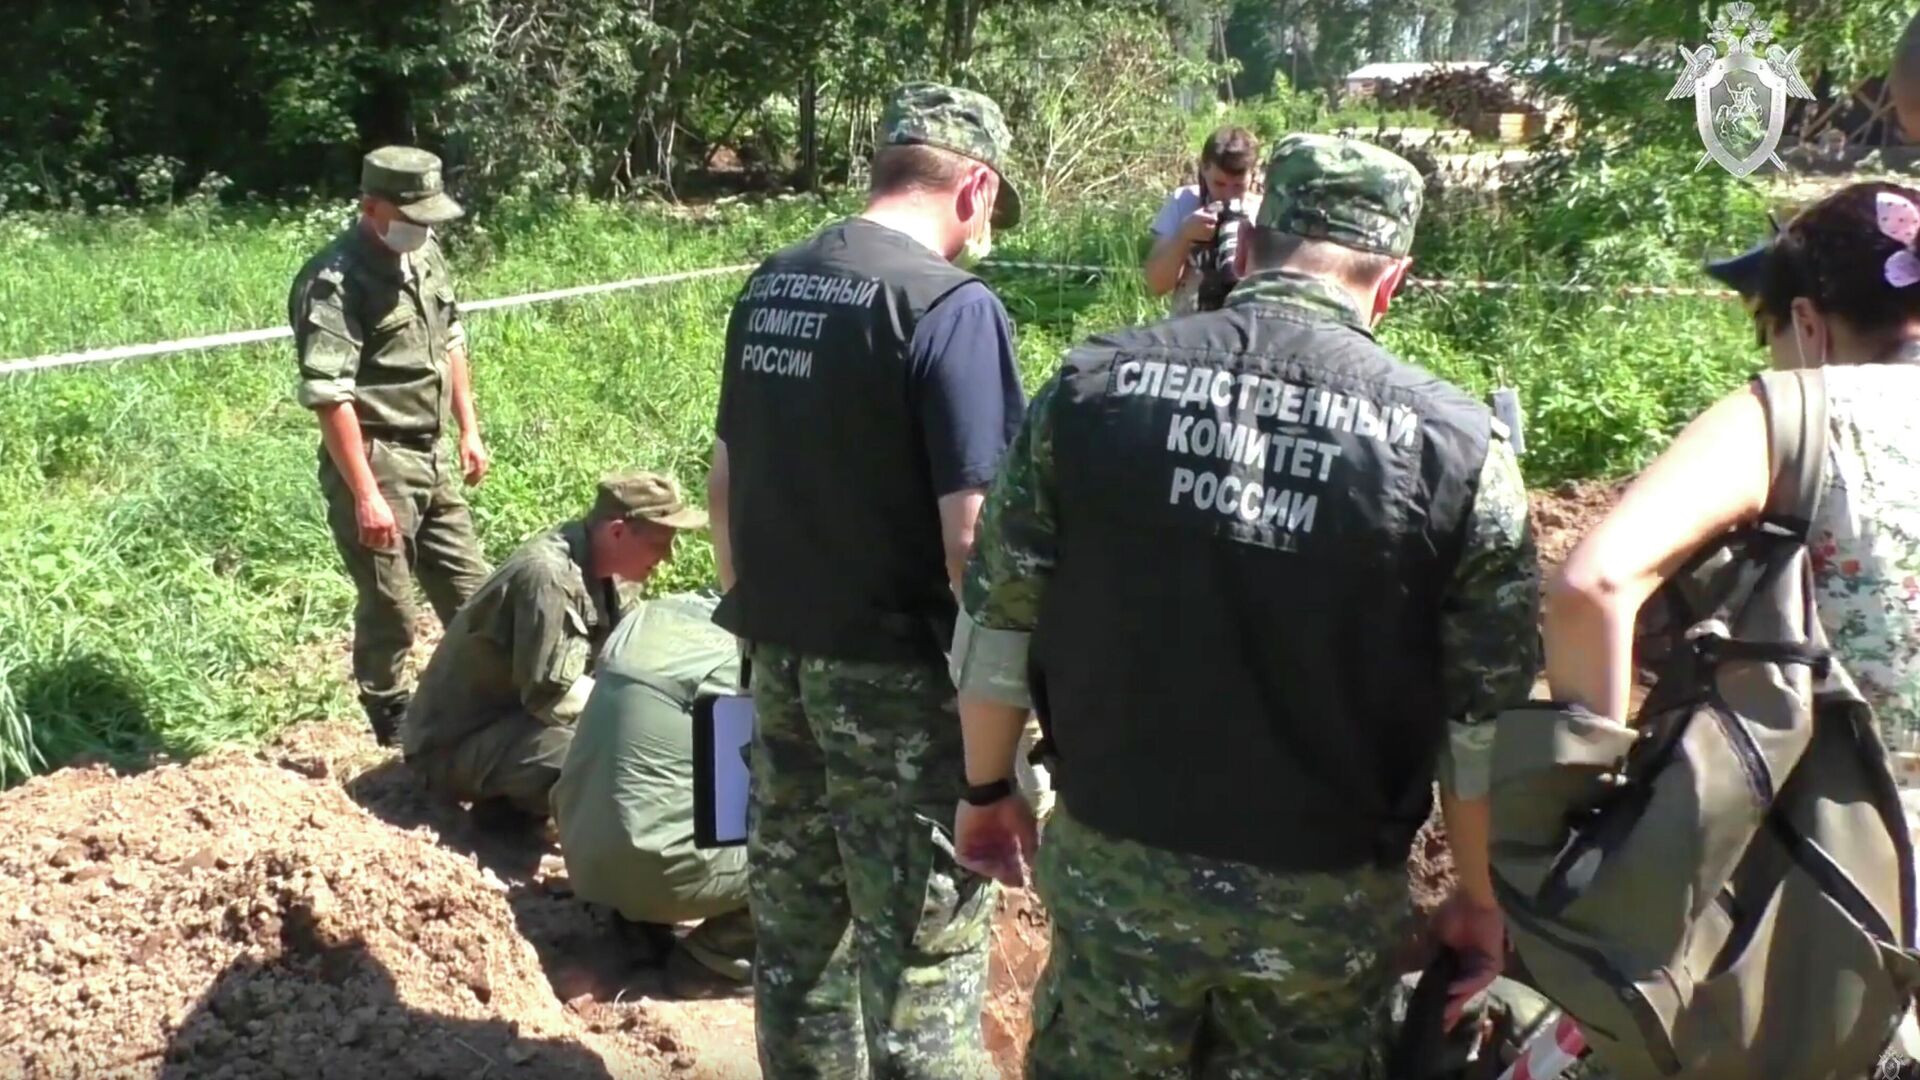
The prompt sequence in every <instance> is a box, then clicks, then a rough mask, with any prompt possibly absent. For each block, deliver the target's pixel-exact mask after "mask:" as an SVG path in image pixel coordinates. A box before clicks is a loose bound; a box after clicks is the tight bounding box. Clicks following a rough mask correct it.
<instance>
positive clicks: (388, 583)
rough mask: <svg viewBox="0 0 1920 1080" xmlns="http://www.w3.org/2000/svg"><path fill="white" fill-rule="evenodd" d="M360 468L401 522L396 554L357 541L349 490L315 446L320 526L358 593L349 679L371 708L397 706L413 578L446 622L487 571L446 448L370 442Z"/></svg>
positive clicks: (402, 698) (408, 641)
mask: <svg viewBox="0 0 1920 1080" xmlns="http://www.w3.org/2000/svg"><path fill="white" fill-rule="evenodd" d="M367 464H368V465H369V466H370V467H371V468H372V470H373V478H374V482H375V483H377V484H378V485H379V486H380V494H381V495H382V496H384V497H385V498H386V500H387V505H388V506H391V507H392V508H393V518H394V521H395V522H396V523H397V524H398V525H399V530H400V550H399V551H397V552H393V551H373V550H371V549H369V548H367V547H365V546H363V545H362V544H361V543H360V526H359V523H358V520H357V519H356V517H355V515H354V500H353V492H352V491H351V490H349V489H348V487H347V482H346V479H345V478H344V477H342V476H341V475H340V470H339V469H338V468H337V467H335V465H334V464H333V459H332V458H331V457H330V456H329V455H328V454H327V452H326V450H325V448H322V449H321V451H320V490H321V492H322V493H324V494H325V496H326V500H327V527H328V530H329V531H330V532H332V533H333V544H334V547H336V548H338V549H339V551H340V561H341V562H342V563H343V564H345V566H346V570H347V576H348V577H349V578H351V579H352V580H353V588H354V592H355V594H356V596H357V599H356V602H355V604H354V609H353V681H354V683H355V685H356V687H357V688H358V690H359V693H360V703H361V705H363V706H365V707H366V709H367V711H368V712H369V713H370V714H371V713H373V712H375V711H376V710H392V711H395V712H397V711H398V710H399V708H400V707H401V706H403V705H404V704H405V702H406V696H407V695H406V691H405V690H404V689H403V688H402V686H401V678H402V675H403V674H404V672H405V668H406V659H407V652H408V651H409V650H410V649H411V648H412V647H413V621H414V603H413V581H414V578H415V577H416V576H417V577H418V578H419V580H420V586H421V588H422V590H423V591H425V592H426V594H427V601H428V602H429V603H430V604H432V605H433V610H434V614H436V615H438V616H439V617H440V624H441V625H442V626H444V625H446V624H447V623H448V622H449V621H451V620H452V618H453V613H454V612H456V611H458V610H460V605H461V604H464V603H466V602H467V598H468V597H470V596H472V595H473V593H474V590H476V589H478V588H479V587H480V583H481V582H482V581H485V580H486V578H487V574H488V573H490V572H491V571H490V568H489V567H488V566H487V562H486V559H485V557H483V556H482V555H481V553H480V544H479V541H478V540H477V539H476V538H475V536H474V531H473V513H472V511H471V510H469V509H468V508H467V500H466V497H465V496H464V495H462V494H461V491H460V478H459V476H458V474H457V473H456V472H455V470H454V469H453V467H452V463H451V462H450V461H449V460H448V458H447V457H446V455H445V454H443V453H441V452H440V451H439V450H438V449H437V448H434V447H416V446H413V445H410V444H406V443H398V442H389V441H386V440H383V439H374V438H369V439H368V440H367Z"/></svg>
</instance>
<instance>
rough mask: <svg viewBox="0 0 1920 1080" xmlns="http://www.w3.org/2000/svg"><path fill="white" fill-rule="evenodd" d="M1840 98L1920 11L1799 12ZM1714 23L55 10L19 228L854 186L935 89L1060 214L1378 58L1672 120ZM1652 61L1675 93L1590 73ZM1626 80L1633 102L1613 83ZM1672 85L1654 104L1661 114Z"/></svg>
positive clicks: (1273, 4) (1420, 2)
mask: <svg viewBox="0 0 1920 1080" xmlns="http://www.w3.org/2000/svg"><path fill="white" fill-rule="evenodd" d="M1763 6H1765V7H1767V8H1770V9H1772V14H1773V15H1774V18H1775V22H1776V24H1777V28H1778V29H1779V30H1780V31H1781V32H1782V40H1790V41H1792V42H1794V43H1796V44H1800V43H1804V44H1805V45H1806V48H1807V64H1808V66H1809V70H1810V71H1820V70H1831V71H1832V72H1833V73H1835V80H1834V81H1833V82H1834V85H1841V86H1844V85H1847V84H1848V83H1849V81H1850V80H1851V79H1853V78H1855V77H1857V76H1858V75H1859V74H1861V73H1864V72H1869V71H1872V70H1877V67H1876V65H1879V64H1882V63H1884V56H1883V55H1882V54H1883V52H1884V50H1885V49H1886V48H1887V46H1888V43H1889V42H1891V41H1892V40H1893V37H1894V36H1895V35H1896V34H1897V33H1898V30H1899V27H1900V22H1901V19H1902V18H1903V17H1904V14H1905V13H1904V11H1903V10H1902V9H1903V8H1904V7H1905V6H1906V5H1904V4H1903V3H1902V2H1901V0H1780V2H1779V3H1776V4H1771V5H1763ZM1707 8H1708V5H1707V4H1706V3H1704V2H1702V0H1690V2H1688V3H1679V4H1675V3H1671V2H1669V0H1117V2H1116V0H1108V2H1097V0H440V2H437V3H432V4H390V3H380V2H375V0H329V2H325V3H323V2H320V0H62V2H61V3H58V4H53V3H43V4H34V5H27V7H26V9H25V10H24V12H23V14H22V15H21V16H20V17H19V18H18V19H17V20H16V21H15V23H14V24H13V25H12V26H10V32H9V33H8V34H7V35H5V36H4V37H0V206H6V205H11V206H15V207H19V206H48V205H53V206H67V205H73V204H85V205H99V204H102V203H127V202H135V201H138V202H159V201H166V200H167V199H170V198H174V197H179V196H182V195H185V194H187V193H188V192H190V191H194V190H200V191H203V192H208V193H222V192H224V193H226V195H227V196H228V197H233V196H238V195H249V194H251V195H264V196H270V197H275V198H298V197H301V196H305V195H312V194H338V193H340V192H342V191H345V190H347V189H348V188H349V187H350V185H351V184H352V182H353V176H354V164H355V162H356V160H357V158H358V155H359V154H360V153H361V152H362V151H364V150H365V149H367V148H368V147H370V146H373V145H377V144H380V143H384V142H392V141H406V142H417V143H420V144H423V145H427V146H429V147H432V148H435V149H437V150H439V151H441V152H442V153H444V154H445V155H446V156H447V158H448V160H449V164H450V166H451V168H452V174H453V176H454V177H455V179H456V182H457V183H458V184H459V186H460V187H461V188H462V190H463V191H464V192H465V193H466V194H467V195H469V196H470V197H472V198H475V199H480V200H486V199H491V198H493V197H496V196H499V195H505V194H513V193H521V194H525V193H533V192H557V191H564V192H585V193H594V194H620V193H627V192H633V191H639V190H657V189H663V188H667V189H673V188H677V187H678V186H680V185H683V184H684V183H685V182H686V181H687V180H688V178H689V177H692V176H696V175H697V174H699V173H701V172H702V170H705V169H708V168H712V167H724V168H725V169H727V170H737V169H744V170H746V174H745V175H747V176H748V177H758V178H760V179H773V180H781V181H784V180H789V179H798V180H800V181H801V182H802V184H803V186H810V185H811V184H812V183H813V182H815V181H831V180H835V179H844V178H846V177H848V176H849V174H853V173H857V171H858V169H859V164H860V162H861V161H863V160H864V157H865V153H866V149H867V145H868V140H869V139H870V132H871V129H872V124H873V121H874V120H875V118H876V109H877V102H878V101H879V99H880V96H881V95H882V94H883V93H884V91H885V90H886V89H887V88H888V87H890V86H891V85H894V84H896V83H898V82H900V81H902V80H903V79H907V78H912V77H923V76H932V77H938V78H944V79H949V80H954V81H959V82H963V83H968V84H971V85H975V86H979V87H981V88H983V89H986V90H988V91H989V92H991V93H993V94H994V95H996V96H997V97H999V98H1001V99H1002V101H1003V103H1004V104H1005V105H1006V106H1007V110H1008V112H1009V114H1010V119H1012V120H1014V127H1015V129H1016V130H1017V131H1019V132H1020V133H1021V138H1022V141H1023V143H1024V145H1023V147H1022V150H1023V151H1024V152H1025V153H1024V154H1023V159H1024V160H1026V161H1028V162H1030V166H1029V167H1030V168H1031V169H1032V170H1034V171H1035V173H1036V175H1035V176H1034V177H1033V178H1032V179H1034V180H1035V181H1036V182H1037V183H1038V184H1039V185H1040V186H1041V187H1042V188H1043V189H1045V190H1047V191H1049V192H1053V191H1063V192H1071V191H1075V190H1081V191H1088V192H1091V193H1094V194H1100V193H1102V192H1101V189H1102V188H1103V187H1104V186H1108V185H1111V184H1112V183H1113V182H1114V181H1113V176H1114V174H1115V172H1116V171H1118V170H1121V169H1123V168H1124V167H1125V166H1126V165H1127V164H1129V163H1136V162H1138V161H1139V160H1140V157H1141V151H1142V150H1143V149H1144V148H1146V147H1147V146H1148V145H1150V144H1152V143H1154V141H1155V140H1157V139H1160V138H1162V137H1164V135H1165V134H1166V133H1167V132H1168V131H1169V130H1178V129H1179V127H1180V125H1181V124H1182V122H1183V116H1185V115H1187V114H1191V113H1192V112H1194V111H1196V110H1201V109H1202V107H1203V106H1204V105H1205V104H1206V103H1207V102H1208V101H1209V100H1210V99H1213V98H1216V97H1226V98H1231V99H1233V100H1240V99H1244V98H1248V97H1254V96H1261V95H1273V96H1275V97H1277V98H1280V99H1286V100H1292V101H1294V102H1295V105H1294V108H1295V111H1296V112H1297V113H1298V114H1300V115H1303V116H1306V117H1309V118H1311V117H1314V116H1320V115H1325V114H1326V112H1327V111H1328V106H1329V104H1330V102H1329V99H1328V96H1327V92H1329V91H1335V90H1337V89H1338V88H1339V86H1340V84H1341V81H1342V79H1343V78H1344V76H1345V75H1346V73H1347V72H1349V71H1351V70H1352V69H1353V68H1354V67H1356V66H1357V65H1359V64H1361V63H1363V62H1365V61H1367V60H1410V59H1499V58H1517V57H1521V56H1524V55H1527V54H1529V53H1531V54H1533V55H1545V54H1548V53H1551V52H1552V51H1553V49H1554V47H1555V45H1556V43H1557V44H1559V45H1560V46H1562V48H1561V49H1560V51H1559V55H1560V56H1561V60H1562V63H1561V64H1560V65H1559V66H1558V67H1557V68H1556V70H1558V71H1560V72H1561V73H1562V79H1561V84H1562V85H1561V86H1560V87H1559V88H1560V89H1562V90H1564V91H1566V92H1568V93H1570V94H1574V95H1575V96H1576V97H1577V99H1578V100H1580V101H1582V102H1585V103H1587V104H1589V105H1591V106H1593V107H1592V108H1591V109H1589V114H1590V115H1591V116H1594V117H1598V116H1601V115H1602V114H1604V115H1605V116H1606V117H1610V118H1612V119H1614V120H1616V121H1637V120H1640V119H1648V120H1652V121H1653V122H1654V123H1655V124H1656V126H1663V127H1664V129H1666V130H1669V131H1670V132H1671V133H1673V134H1675V135H1676V136H1680V135H1684V131H1685V117H1684V116H1683V115H1681V113H1682V110H1677V109H1664V108H1660V107H1659V106H1660V105H1662V104H1664V103H1663V102H1662V101H1661V99H1662V98H1663V97H1664V84H1661V80H1663V79H1669V78H1670V71H1669V70H1668V68H1670V66H1671V65H1670V63H1668V61H1671V60H1672V58H1673V57H1674V52H1673V49H1672V43H1674V42H1678V41H1695V40H1698V39H1700V38H1701V36H1702V33H1703V31H1704V26H1705V22H1704V15H1705V14H1706V13H1707ZM1596 43H1601V44H1605V45H1610V46H1611V48H1608V49H1604V50H1603V51H1602V55H1608V56H1610V55H1612V53H1614V52H1618V51H1619V50H1620V49H1623V48H1625V49H1638V50H1639V51H1640V52H1641V53H1643V54H1644V55H1646V56H1648V57H1650V58H1653V59H1654V60H1656V61H1658V63H1657V64H1656V65H1655V66H1656V67H1657V70H1647V69H1644V68H1634V69H1630V70H1628V71H1625V72H1621V71H1618V70H1605V71H1596V70H1592V69H1590V65H1586V64H1583V63H1582V62H1581V61H1582V58H1583V57H1588V56H1589V55H1590V54H1591V53H1592V49H1593V46H1594V45H1595V44H1596ZM1614 76H1619V78H1615V77H1614ZM1655 84H1661V85H1659V86H1656V85H1655Z"/></svg>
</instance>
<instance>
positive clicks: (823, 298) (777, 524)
mask: <svg viewBox="0 0 1920 1080" xmlns="http://www.w3.org/2000/svg"><path fill="white" fill-rule="evenodd" d="M880 141H881V145H880V148H879V150H878V151H877V152H876V153H875V155H874V161H873V172H872V192H871V197H870V199H869V201H868V205H867V207H866V209H865V210H864V211H863V212H862V213H861V214H860V215H858V216H857V217H854V218H851V219H848V220H846V221H841V222H838V223H835V224H833V225H829V226H827V227H826V228H825V229H823V230H821V231H820V232H819V233H818V234H816V235H815V236H814V237H812V238H811V239H809V240H806V241H803V242H802V243H799V244H796V245H794V246H793V247H790V248H788V249H787V250H785V251H782V252H780V253H779V254H777V255H775V256H774V257H772V258H771V259H769V260H767V262H766V263H764V264H763V265H762V266H761V267H760V268H759V269H758V270H757V271H755V273H754V275H753V277H752V278H751V279H750V280H749V281H748V282H747V285H746V287H745V288H744V289H743V290H742V291H741V294H740V298H739V300H738V302H737V303H736V304H735V307H734V310H733V315H732V318H731V319H730V320H729V322H728V327H727V352H726V361H725V363H726V366H725V369H724V373H723V375H722V378H721V388H720V408H719V415H718V417H717V424H716V432H715V434H716V435H717V440H716V443H715V446H714V461H713V473H712V476H711V477H710V480H709V494H708V499H707V504H708V506H709V507H710V508H712V510H713V513H714V530H713V531H714V540H715V548H716V552H717V555H718V562H719V568H720V581H721V584H722V586H723V587H725V588H726V590H727V592H726V595H725V597H724V599H723V600H722V601H721V604H720V607H719V609H718V611H716V612H715V615H714V620H715V621H716V622H717V623H719V624H720V625H721V626H723V627H725V628H726V629H728V630H731V631H732V632H734V633H735V634H736V635H738V636H739V637H740V638H741V639H742V640H743V641H744V642H746V643H747V648H748V649H749V654H748V655H749V659H750V661H751V671H750V674H749V684H750V688H751V690H752V691H753V696H754V703H755V709H756V712H757V715H758V722H757V727H756V731H755V734H754V742H753V746H752V774H753V789H752V795H751V808H750V811H749V823H748V826H749V839H748V861H749V865H750V866H751V868H752V874H751V880H750V882H749V893H748V898H749V904H750V907H751V910H752V912H753V919H754V931H755V936H756V940H757V949H756V954H755V960H754V979H755V987H754V990H755V1002H756V1008H755V1025H756V1028H757V1032H758V1035H759V1049H760V1059H761V1063H762V1067H763V1070H764V1071H765V1072H766V1074H767V1075H768V1076H770V1077H780V1078H783V1080H784V1078H789V1077H807V1076H822V1077H853V1076H861V1075H866V1074H868V1073H869V1072H871V1074H872V1075H875V1076H880V1077H902V1078H907V1077H929V1078H931V1077H953V1078H956V1080H958V1078H967V1080H972V1078H975V1077H980V1076H984V1075H987V1074H988V1073H989V1072H990V1070H991V1065H990V1064H989V1062H988V1060H987V1057H986V1052H985V1046H984V1040H983V1035H982V1031H981V1024H980V1013H981V1008H982V1005H983V1003H984V993H985V987H986V962H987V946H988V929H989V922H990V920H991V918H992V914H993V908H994V890H993V886H992V883H991V882H989V881H986V880H985V879H983V878H981V877H979V876H977V875H974V874H971V873H968V872H966V871H964V870H961V869H960V868H959V867H957V866H955V865H954V862H953V846H952V840H951V838H950V837H949V836H948V834H947V820H948V815H949V814H950V813H951V811H952V807H953V801H954V799H955V798H956V797H957V796H958V795H959V794H960V790H961V787H962V784H961V775H960V771H961V770H960V733H959V726H958V723H957V721H956V717H955V713H954V697H953V684H952V682H951V681H950V680H949V678H948V676H947V668H946V660H945V651H946V649H947V647H948V645H949V639H950V637H951V633H952V628H953V619H954V614H955V612H956V610H957V607H956V602H955V599H954V590H955V588H956V587H957V583H958V578H959V574H960V570H961V568H962V567H963V566H964V565H965V563H966V556H967V552H968V550H969V547H970V545H971V541H972V534H973V522H974V518H975V516H976V515H977V514H978V512H979V507H980V502H981V500H982V498H983V497H984V493H985V488H986V485H987V483H988V482H990V481H991V479H992V476H993V472H994V470H995V469H996V468H997V467H998V465H999V459H1000V456H1001V454H1002V453H1003V452H1004V450H1005V448H1006V444H1007V441H1008V440H1009V439H1010V438H1012V435H1013V432H1014V431H1015V430H1016V429H1017V427H1018V424H1019V418H1020V414H1021V410H1022V408H1023V406H1024V398H1023V395H1022V392H1021V387H1020V382H1019V376H1018V371H1017V370H1016V368H1015V365H1014V351H1013V338H1012V330H1011V327H1010V325H1009V322H1008V319H1007V315H1006V311H1005V309H1004V308H1002V307H1001V305H1000V301H999V300H998V299H997V298H996V297H995V296H994V295H993V293H992V292H991V291H990V290H989V289H988V288H987V287H986V285H985V284H983V283H982V282H981V281H980V280H979V279H978V278H976V277H974V276H973V275H972V274H970V273H968V272H966V271H965V270H963V269H961V268H960V267H959V266H956V265H954V264H955V263H956V262H965V261H969V260H970V259H973V258H978V257H979V256H982V255H984V254H985V250H986V248H987V246H988V244H989V242H990V239H991V234H992V230H993V229H995V228H1002V229H1004V228H1010V227H1012V226H1013V225H1014V224H1015V223H1016V222H1017V221H1018V219H1019V210H1020V203H1019V199H1018V197H1017V195H1016V192H1015V189H1014V188H1013V186H1012V184H1010V183H1008V182H1007V181H1006V178H1005V176H1004V175H1003V173H1004V169H1005V163H1006V156H1007V151H1008V145H1009V143H1010V141H1011V140H1010V138H1009V135H1008V132H1007V129H1006V125H1005V123H1004V122H1003V121H1002V119H1001V116H1000V110H999V108H998V107H997V106H996V105H995V104H994V103H993V102H992V101H991V100H989V99H987V98H986V97H984V96H982V95H980V94H977V93H973V92H970V91H967V90H962V89H957V88H953V87H947V86H939V85H935V84H932V83H916V84H910V85H908V86H905V87H902V88H900V89H899V90H898V91H897V92H896V93H895V94H894V95H893V97H892V100H891V102H890V103H889V105H888V108H887V110H886V112H885V114H884V116H883V118H882V137H881V140H880Z"/></svg>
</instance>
